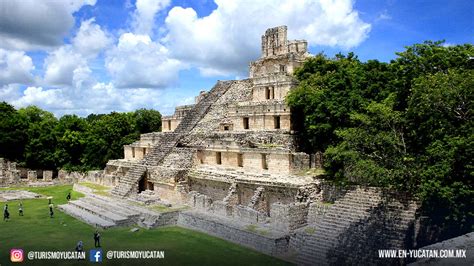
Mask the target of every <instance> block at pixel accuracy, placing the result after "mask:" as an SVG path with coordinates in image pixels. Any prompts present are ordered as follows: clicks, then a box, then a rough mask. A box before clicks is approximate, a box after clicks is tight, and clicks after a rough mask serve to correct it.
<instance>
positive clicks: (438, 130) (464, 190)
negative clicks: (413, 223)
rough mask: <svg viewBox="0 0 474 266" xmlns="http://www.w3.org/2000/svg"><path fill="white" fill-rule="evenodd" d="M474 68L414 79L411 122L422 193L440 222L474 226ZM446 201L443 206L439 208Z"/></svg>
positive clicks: (467, 227)
mask: <svg viewBox="0 0 474 266" xmlns="http://www.w3.org/2000/svg"><path fill="white" fill-rule="evenodd" d="M472 88H474V70H470V69H464V68H460V69H450V70H447V71H442V72H438V73H435V74H427V75H424V76H422V77H419V78H417V79H416V80H414V82H413V90H412V94H411V96H410V98H409V100H408V109H407V117H408V121H409V123H408V126H409V127H410V129H411V130H410V133H411V134H410V138H411V139H412V141H411V143H413V144H412V146H413V147H412V149H413V153H416V154H417V155H418V158H419V163H420V164H421V165H422V167H421V171H420V173H419V178H420V182H419V184H418V195H419V196H420V198H421V199H422V200H423V201H424V202H425V205H424V206H425V211H426V212H427V213H431V214H436V216H434V215H433V217H436V218H438V219H440V221H438V223H443V224H447V225H450V226H451V227H452V226H453V225H456V226H457V227H458V228H460V229H459V230H461V231H470V230H472V228H470V226H472V225H473V224H474V164H473V158H474V134H473V132H474V124H473V123H474V122H473V119H472V118H473V114H472V110H473V108H474V94H473V93H472ZM440 204H443V206H444V208H437V207H436V206H440Z"/></svg>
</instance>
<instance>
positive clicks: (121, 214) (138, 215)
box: [58, 194, 161, 228]
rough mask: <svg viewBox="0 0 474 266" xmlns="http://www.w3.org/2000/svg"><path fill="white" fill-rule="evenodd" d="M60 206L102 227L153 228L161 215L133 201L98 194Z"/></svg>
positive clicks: (77, 216) (63, 209)
mask: <svg viewBox="0 0 474 266" xmlns="http://www.w3.org/2000/svg"><path fill="white" fill-rule="evenodd" d="M58 208H59V209H61V210H62V211H64V212H65V213H67V214H69V215H71V216H73V217H76V218H77V219H79V220H82V221H84V222H86V223H88V224H91V225H94V226H95V225H97V226H100V227H102V228H109V227H114V226H130V225H133V224H138V225H141V226H145V227H148V228H151V227H153V226H154V225H155V223H156V221H157V220H158V219H159V217H160V215H161V214H160V213H158V212H154V211H152V210H149V209H147V208H145V207H142V206H138V205H136V203H133V202H129V201H126V200H121V199H117V198H110V197H105V196H101V195H96V194H88V195H87V196H86V197H83V198H80V199H78V200H72V201H70V202H69V203H68V204H64V205H59V206H58Z"/></svg>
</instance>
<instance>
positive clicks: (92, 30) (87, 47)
mask: <svg viewBox="0 0 474 266" xmlns="http://www.w3.org/2000/svg"><path fill="white" fill-rule="evenodd" d="M94 21H95V19H94V18H91V19H89V20H86V21H83V22H82V23H81V27H80V28H79V30H78V32H77V34H76V36H75V37H74V39H73V40H72V43H73V45H74V48H75V49H76V51H78V52H79V53H80V54H82V55H84V56H88V57H91V56H92V57H95V56H97V54H98V53H100V52H101V51H102V50H103V49H105V48H106V47H107V46H109V45H110V44H111V43H112V40H111V39H110V38H109V37H108V36H107V34H106V33H105V32H104V31H103V30H102V29H101V27H100V26H99V25H97V24H95V23H94Z"/></svg>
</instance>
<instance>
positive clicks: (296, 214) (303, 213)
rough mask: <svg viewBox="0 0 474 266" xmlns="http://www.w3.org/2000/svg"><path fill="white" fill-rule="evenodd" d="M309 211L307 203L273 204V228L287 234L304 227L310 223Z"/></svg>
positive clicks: (271, 216) (271, 213) (271, 215)
mask: <svg viewBox="0 0 474 266" xmlns="http://www.w3.org/2000/svg"><path fill="white" fill-rule="evenodd" d="M308 210H309V208H308V204H307V203H290V204H282V203H280V202H276V203H273V204H272V206H271V209H270V219H271V223H272V226H274V227H275V228H277V229H279V230H282V231H285V232H289V231H293V230H295V229H297V228H300V227H303V226H305V225H306V224H307V222H308Z"/></svg>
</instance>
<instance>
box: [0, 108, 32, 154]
mask: <svg viewBox="0 0 474 266" xmlns="http://www.w3.org/2000/svg"><path fill="white" fill-rule="evenodd" d="M27 128H28V123H27V121H26V120H24V119H23V117H21V116H20V115H19V114H18V112H17V111H16V110H15V108H14V107H13V106H11V105H10V104H8V103H6V102H1V103H0V157H4V158H8V159H10V160H14V161H22V160H23V158H24V152H25V146H26V142H27V139H28V135H27Z"/></svg>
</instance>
